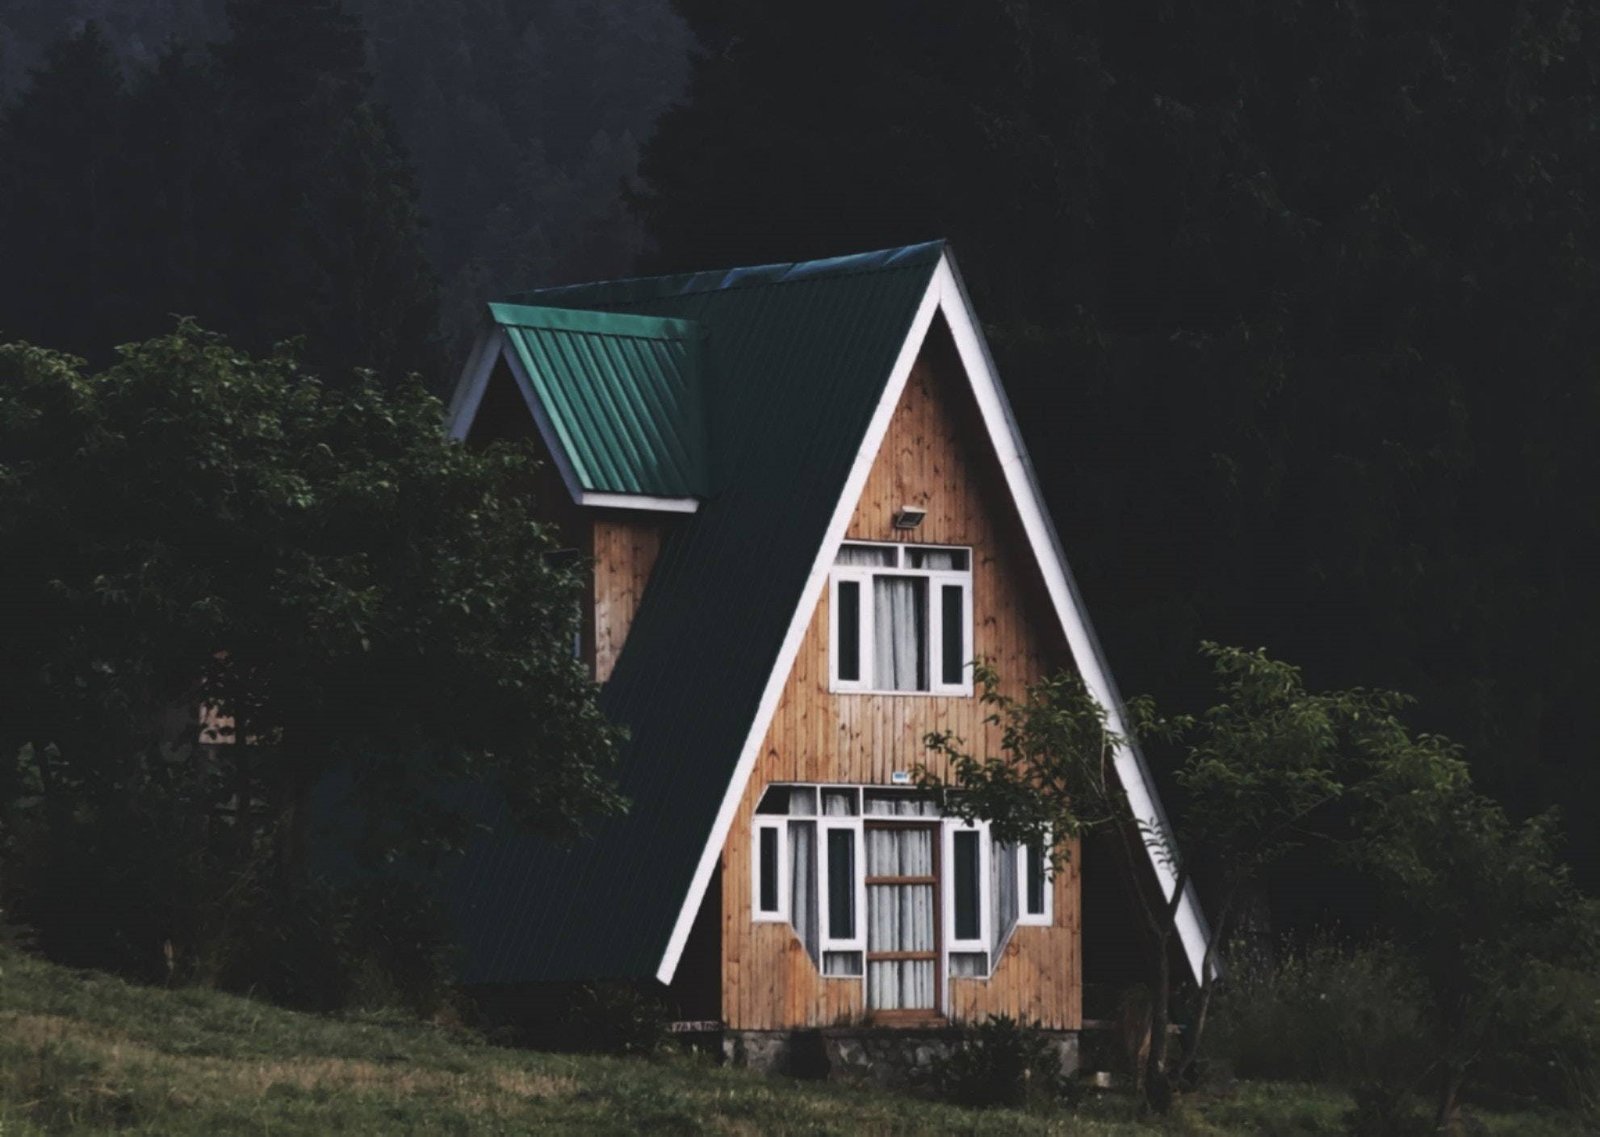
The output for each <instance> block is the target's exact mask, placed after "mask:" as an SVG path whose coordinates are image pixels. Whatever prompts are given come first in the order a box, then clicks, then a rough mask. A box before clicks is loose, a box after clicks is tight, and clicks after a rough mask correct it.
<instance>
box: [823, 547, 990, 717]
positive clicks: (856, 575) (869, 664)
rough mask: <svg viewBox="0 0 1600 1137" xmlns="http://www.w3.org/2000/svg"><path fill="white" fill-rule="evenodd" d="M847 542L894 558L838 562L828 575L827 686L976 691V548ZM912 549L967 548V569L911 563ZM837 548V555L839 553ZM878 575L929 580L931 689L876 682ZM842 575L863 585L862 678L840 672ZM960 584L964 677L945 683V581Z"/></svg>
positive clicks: (844, 690)
mask: <svg viewBox="0 0 1600 1137" xmlns="http://www.w3.org/2000/svg"><path fill="white" fill-rule="evenodd" d="M843 545H861V546H866V547H869V548H874V549H892V550H894V563H893V564H885V565H841V564H835V565H834V566H833V569H832V571H831V572H830V574H829V577H828V611H829V616H828V690H829V691H830V692H832V693H834V694H859V695H923V696H926V695H955V696H970V695H971V694H972V670H973V668H972V665H973V657H974V651H973V635H974V633H973V626H972V623H973V620H972V577H973V568H974V558H973V551H972V547H971V546H970V545H921V544H915V543H904V544H902V543H901V542H898V541H852V540H846V541H844V542H842V544H841V548H842V547H843ZM908 549H932V550H936V551H939V552H963V553H966V555H967V567H966V568H965V569H923V568H910V567H908V566H907V564H906V561H907V557H906V551H907V550H908ZM837 555H838V554H837V552H836V553H835V557H837ZM879 576H902V577H919V578H921V579H923V580H926V581H927V582H928V643H927V652H928V656H927V659H928V689H927V690H925V691H903V690H889V689H885V688H881V687H874V686H873V685H872V676H873V675H874V673H875V671H876V668H875V663H876V661H875V660H874V658H873V652H874V646H875V644H876V639H877V637H876V635H875V629H874V626H873V613H874V610H875V609H874V604H873V588H872V581H873V579H874V578H875V577H879ZM842 581H852V582H855V583H856V584H857V586H858V588H859V596H860V603H859V605H858V611H859V618H860V621H861V622H860V625H859V627H858V628H857V634H858V636H859V637H860V638H859V641H858V642H859V643H860V657H859V662H860V668H861V670H860V678H858V679H841V678H840V677H839V613H840V607H839V584H840V582H842ZM946 585H955V586H958V587H960V589H961V619H962V636H961V643H962V650H961V681H960V682H959V683H946V682H945V681H944V666H943V663H944V595H943V593H942V592H941V591H940V589H941V588H942V587H943V586H946Z"/></svg>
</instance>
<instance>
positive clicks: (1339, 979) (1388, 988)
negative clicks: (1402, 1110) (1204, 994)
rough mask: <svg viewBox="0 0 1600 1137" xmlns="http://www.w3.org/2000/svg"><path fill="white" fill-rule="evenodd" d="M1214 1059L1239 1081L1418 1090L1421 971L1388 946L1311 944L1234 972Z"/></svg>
mask: <svg viewBox="0 0 1600 1137" xmlns="http://www.w3.org/2000/svg"><path fill="white" fill-rule="evenodd" d="M1214 1014H1215V1030H1216V1037H1215V1039H1214V1045H1215V1048H1216V1049H1215V1051H1214V1053H1215V1054H1216V1055H1217V1056H1218V1057H1219V1058H1222V1059H1225V1060H1226V1061H1228V1062H1229V1063H1230V1064H1231V1065H1232V1066H1233V1069H1234V1072H1235V1073H1237V1074H1238V1075H1240V1076H1242V1077H1248V1078H1269V1079H1281V1080H1288V1081H1307V1082H1328V1083H1333V1084H1335V1085H1340V1086H1344V1087H1347V1088H1348V1087H1355V1086H1361V1085H1378V1084H1392V1085H1399V1086H1402V1087H1407V1088H1409V1087H1413V1086H1415V1085H1416V1083H1417V1082H1418V1081H1419V1080H1420V1079H1421V1077H1422V1076H1423V1074H1424V1070H1423V1068H1422V1064H1423V1061H1424V1059H1423V1058H1421V1057H1420V1056H1421V1055H1422V1054H1424V1053H1425V1051H1426V1042H1427V1035H1426V1019H1425V1013H1424V1001H1423V996H1422V993H1421V987H1420V983H1419V980H1418V978H1417V975H1416V972H1415V969H1414V968H1413V967H1412V966H1411V964H1410V962H1409V961H1408V960H1407V959H1406V957H1405V956H1404V955H1403V954H1401V953H1400V952H1399V951H1398V950H1396V949H1395V948H1393V947H1390V946H1388V945H1385V944H1374V945H1370V946H1367V947H1362V948H1358V949H1354V950H1351V949H1347V948H1341V947H1338V946H1335V945H1333V944H1326V943H1324V944H1318V945H1313V946H1312V947H1310V948H1307V949H1305V950H1302V951H1298V952H1289V953H1287V954H1286V955H1285V956H1284V958H1282V959H1281V961H1279V962H1277V963H1276V964H1273V963H1265V964H1261V963H1257V964H1255V965H1251V964H1249V963H1246V962H1241V963H1240V965H1239V966H1238V967H1235V968H1231V969H1230V972H1229V978H1228V985H1227V987H1226V989H1225V990H1223V991H1222V992H1221V993H1220V995H1219V996H1218V999H1217V1002H1216V1007H1215V1011H1214Z"/></svg>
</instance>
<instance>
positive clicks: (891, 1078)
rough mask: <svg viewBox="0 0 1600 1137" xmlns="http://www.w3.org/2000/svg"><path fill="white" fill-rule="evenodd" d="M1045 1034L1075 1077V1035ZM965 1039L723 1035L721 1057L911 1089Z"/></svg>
mask: <svg viewBox="0 0 1600 1137" xmlns="http://www.w3.org/2000/svg"><path fill="white" fill-rule="evenodd" d="M1044 1034H1045V1035H1046V1037H1048V1038H1049V1039H1050V1040H1051V1042H1052V1043H1053V1044H1054V1045H1055V1048H1056V1053H1057V1055H1058V1056H1059V1057H1060V1060H1061V1072H1062V1073H1063V1074H1075V1073H1077V1070H1078V1034H1077V1032H1076V1031H1045V1032H1044ZM963 1037H964V1036H963V1032H962V1031H961V1030H959V1029H956V1028H953V1027H947V1028H943V1029H937V1030H928V1029H922V1030H917V1029H901V1030H896V1029H892V1028H887V1027H831V1028H828V1029H824V1030H792V1031H790V1030H729V1031H724V1032H723V1035H722V1055H723V1058H724V1059H725V1060H726V1061H727V1062H728V1064H729V1065H732V1066H747V1067H749V1068H751V1069H754V1070H761V1071H764V1072H766V1073H771V1074H787V1075H789V1076H791V1077H797V1078H819V1079H820V1078H832V1079H835V1080H839V1081H855V1082H872V1083H874V1084H876V1085H880V1086H893V1087H905V1086H909V1085H915V1084H916V1083H917V1081H918V1080H919V1078H920V1076H922V1075H924V1074H925V1073H926V1072H927V1070H928V1069H929V1068H930V1067H931V1066H932V1065H933V1063H934V1062H935V1061H937V1060H938V1059H940V1058H944V1057H947V1056H948V1055H950V1054H951V1053H952V1052H954V1051H955V1050H956V1049H958V1048H959V1047H960V1046H961V1044H962V1038H963Z"/></svg>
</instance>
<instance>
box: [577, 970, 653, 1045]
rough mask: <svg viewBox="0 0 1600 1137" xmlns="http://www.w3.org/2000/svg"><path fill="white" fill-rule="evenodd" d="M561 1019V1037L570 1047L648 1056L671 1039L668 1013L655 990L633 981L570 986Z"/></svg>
mask: <svg viewBox="0 0 1600 1137" xmlns="http://www.w3.org/2000/svg"><path fill="white" fill-rule="evenodd" d="M565 1022H566V1030H565V1036H566V1038H565V1040H566V1043H567V1045H569V1046H570V1047H571V1048H572V1049H574V1050H581V1051H587V1052H590V1053H595V1054H631V1055H652V1054H658V1053H660V1052H661V1051H662V1050H664V1049H666V1046H667V1044H668V1042H669V1041H670V1039H671V1035H670V1033H669V1032H668V1030H667V1027H668V1025H669V1024H670V1023H671V1022H672V1012H671V1009H670V1008H669V1007H668V1006H667V1002H666V1000H665V999H664V998H662V997H661V995H660V994H659V993H657V992H655V991H652V990H648V989H645V988H642V987H639V986H637V985H635V984H632V983H625V982H620V981H618V982H605V983H585V984H582V985H580V986H579V987H577V988H575V989H574V991H573V993H572V998H571V1001H570V1002H569V1003H568V1007H567V1014H566V1016H565Z"/></svg>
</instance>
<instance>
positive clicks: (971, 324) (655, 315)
mask: <svg viewBox="0 0 1600 1137" xmlns="http://www.w3.org/2000/svg"><path fill="white" fill-rule="evenodd" d="M450 428H451V431H452V432H453V434H454V435H455V436H456V437H458V438H462V439H466V440H469V441H470V440H474V439H484V438H493V437H507V436H523V437H530V438H532V439H533V440H534V442H535V445H536V447H537V448H538V449H539V450H540V451H541V453H542V455H543V457H544V458H545V459H546V461H545V463H544V466H543V470H542V472H541V473H540V475H539V477H540V478H541V483H540V492H539V500H540V501H541V503H542V504H541V508H542V510H543V511H544V513H545V516H546V519H547V520H549V521H551V522H552V523H554V524H556V525H557V526H559V528H560V530H561V532H562V534H563V540H564V542H565V543H567V544H568V545H570V547H572V548H573V549H575V550H577V551H578V553H579V555H581V556H582V557H583V558H584V559H585V562H586V563H587V564H588V565H589V566H590V568H591V571H590V573H589V578H588V579H589V582H590V592H589V597H588V602H587V604H586V613H585V630H584V634H583V636H582V638H581V642H580V643H578V644H575V645H574V650H575V651H576V652H578V653H579V655H580V656H581V658H582V659H583V660H585V661H586V663H587V664H588V665H589V666H590V667H592V668H593V673H594V677H595V680H596V681H597V682H599V683H601V684H603V685H604V687H603V690H602V704H603V706H604V707H605V709H606V711H607V713H608V714H610V715H611V716H612V717H613V718H614V719H616V720H618V721H620V722H622V723H624V724H626V725H627V726H628V728H629V731H630V735H631V737H630V741H629V743H628V748H627V752H626V755H625V759H624V765H623V769H622V773H621V781H622V787H623V790H624V792H625V793H627V795H628V796H629V798H630V799H631V800H632V802H633V807H632V809H631V811H630V812H629V814H628V815H627V816H626V817H625V818H622V819H620V820H617V821H615V822H610V823H607V824H605V825H603V826H602V827H601V828H600V830H599V832H598V833H597V834H596V836H595V837H594V839H593V840H591V841H588V842H585V843H583V844H581V845H579V846H575V847H571V848H565V849H562V848H556V847H553V846H549V845H546V844H544V843H542V842H540V841H538V840H535V839H531V838H528V837H524V836H520V835H518V834H516V833H514V832H512V831H511V830H510V829H509V827H507V826H504V825H500V826H496V827H495V830H494V835H493V836H492V837H490V838H488V839H485V840H484V841H483V842H481V843H480V846H479V847H478V848H476V849H475V850H474V851H473V852H472V854H471V855H470V857H469V858H468V861H467V863H466V865H465V866H464V868H463V871H462V874H461V876H460V878H459V882H458V887H457V888H456V890H455V893H454V896H455V901H456V904H457V908H458V912H459V914H460V916H461V924H462V928H463V937H464V941H465V945H466V948H467V965H466V979H467V981H468V982H473V983H485V984H523V983H527V984H540V983H551V984H559V983H571V982H577V981H588V980H599V979H625V980H636V981H645V982H653V983H657V984H660V985H661V986H662V987H663V988H664V989H665V991H666V992H667V993H668V994H669V995H670V996H671V998H672V999H673V1000H674V1001H675V1003H676V1005H677V1008H678V1013H679V1014H681V1015H682V1017H683V1018H684V1019H685V1020H695V1021H699V1022H701V1023H704V1024H708V1025H711V1026H714V1027H715V1028H716V1029H719V1030H721V1031H723V1032H725V1036H726V1040H727V1041H726V1046H727V1049H728V1052H729V1053H730V1055H733V1056H734V1057H740V1058H744V1059H747V1060H749V1061H753V1062H764V1063H773V1062H781V1060H782V1056H783V1055H784V1054H785V1053H786V1052H787V1051H786V1046H787V1043H788V1040H790V1039H793V1038H794V1037H796V1036H797V1035H796V1032H807V1031H815V1032H821V1033H823V1034H825V1035H827V1036H828V1037H830V1038H832V1037H842V1036H860V1035H863V1034H870V1035H872V1036H873V1037H877V1038H880V1039H881V1038H882V1037H883V1036H885V1034H886V1033H889V1034H892V1033H893V1032H903V1034H904V1036H905V1037H911V1036H912V1035H914V1034H915V1035H919V1036H920V1035H921V1034H926V1033H927V1032H938V1031H940V1030H942V1029H947V1028H949V1027H951V1026H953V1025H959V1024H962V1023H969V1022H973V1021H977V1020H981V1019H982V1018H983V1017H985V1016H987V1015H989V1014H998V1013H1004V1014H1009V1015H1012V1016H1015V1017H1018V1018H1023V1019H1027V1020H1031V1021H1033V1022H1036V1023H1038V1024H1039V1025H1041V1026H1043V1027H1045V1028H1047V1029H1049V1030H1051V1031H1054V1032H1058V1034H1059V1036H1060V1037H1061V1038H1062V1039H1063V1040H1064V1047H1065V1050H1067V1051H1070V1049H1071V1048H1070V1045H1069V1044H1070V1043H1071V1041H1072V1040H1074V1039H1075V1037H1076V1032H1078V1031H1079V1030H1080V1029H1081V1027H1082V1026H1083V1017H1084V1009H1083V985H1084V950H1083V943H1084V916H1085V913H1084V908H1083V890H1082V882H1081V880H1080V872H1079V865H1080V863H1081V858H1080V857H1079V856H1077V855H1073V856H1072V857H1071V859H1070V861H1069V867H1068V868H1067V869H1066V870H1065V871H1061V872H1057V873H1054V874H1052V872H1051V870H1050V862H1049V859H1048V857H1047V856H1046V855H1045V851H1044V850H1041V849H1030V848H1017V847H1013V846H1008V845H1004V844H1001V843H998V842H996V841H995V840H993V839H991V837H990V834H989V832H988V830H987V827H986V826H985V825H982V824H976V825H974V824H967V823H962V822H960V821H957V820H955V819H952V818H946V817H942V816H940V815H939V812H938V810H937V808H936V806H935V804H934V803H933V802H931V801H928V800H926V799H924V798H922V797H919V796H918V794H917V793H916V792H915V789H914V786H913V785H912V779H913V772H914V771H915V770H916V769H917V767H918V766H919V765H923V764H930V765H931V766H932V767H933V768H935V769H938V763H937V762H936V761H935V756H934V755H933V754H932V753H930V752H929V751H928V750H927V748H926V746H925V744H924V738H925V736H926V735H927V733H928V732H930V731H950V730H953V731H954V732H956V733H957V734H958V735H960V736H961V737H962V738H964V739H966V740H967V741H968V742H969V744H971V745H972V746H973V747H974V748H976V747H979V746H984V745H986V746H988V747H990V748H991V749H990V752H994V749H995V748H996V747H997V745H998V738H997V737H996V730H995V728H994V727H992V726H989V725H986V724H985V722H984V711H983V708H982V707H981V705H980V703H979V701H978V700H977V698H976V697H975V693H974V690H973V667H972V665H973V661H974V660H975V659H979V658H982V659H988V660H991V661H993V662H994V664H995V665H996V667H997V668H998V670H999V673H1000V674H1001V676H1002V677H1003V679H1004V681H1005V682H1006V683H1007V684H1008V685H1009V687H1010V689H1011V690H1013V691H1015V692H1020V690H1021V688H1022V687H1023V685H1025V684H1027V683H1029V682H1031V681H1033V680H1036V679H1038V678H1040V677H1042V676H1044V675H1046V674H1047V673H1050V672H1052V671H1054V670H1056V669H1059V668H1061V667H1073V668H1076V669H1077V671H1078V672H1079V673H1080V674H1081V675H1082V676H1083V678H1084V680H1085V681H1086V683H1087V685H1088V687H1089V689H1090V690H1091V691H1092V692H1093V693H1094V694H1095V695H1096V697H1097V698H1099V699H1100V701H1101V702H1102V703H1103V704H1104V705H1106V706H1107V707H1109V708H1111V724H1112V726H1113V728H1116V729H1119V730H1121V728H1122V727H1123V723H1122V721H1121V710H1120V707H1121V704H1120V702H1119V698H1118V695H1117V690H1116V687H1115V686H1114V684H1113V682H1112V679H1111V676H1110V673H1109V671H1108V670H1107V667H1106V662H1105V658H1104V656H1103V654H1102V652H1101V650H1100V648H1099V645H1098V644H1097V642H1096V640H1095V637H1094V633H1093V631H1092V629H1091V627H1090V624H1089V620H1088V617H1087V615H1086V613H1085V611H1084V607H1083V603H1082V600H1081V598H1080V597H1079V595H1078V592H1077V589H1076V587H1075V585H1074V584H1073V580H1072V576H1071V573H1070V571H1069V570H1068V568H1067V563H1066V560H1065V558H1064V556H1063V554H1062V549H1061V544H1060V541H1059V539H1058V537H1057V534H1056V532H1055V530H1054V528H1053V526H1052V524H1051V522H1050V518H1049V516H1048V514H1047V512H1046V510H1045V508H1044V503H1043V499H1042V497H1041V495H1040V491H1039V487H1038V485H1037V484H1036V482H1035V480H1034V476H1033V472H1032V468H1031V466H1030V464H1029V461H1028V456H1027V453H1026V451H1025V449H1024V447H1023V443H1022V436H1021V434H1020V432H1019V431H1018V429H1017V424H1016V422H1015V420H1014V419H1013V417H1012V414H1011V411H1010V409H1009V407H1008V405H1007V402H1006V398H1005V394H1004V391H1003V390H1002V388H1001V385H1000V383H999V381H998V378H997V376H996V374H995V370H994V366H993V363H992V361H991V358H990V355H989V352H988V350H987V348H986V346H985V344H984V341H983V336H982V333H981V330H980V328H979V325H978V322H977V319H976V317H975V315H974V313H973V311H972V309H971V306H970V303H969V301H968V299H967V296H966V292H965V290H964V288H963V286H962V284H961V278H960V275H959V273H958V271H957V269H956V266H955V262H954V260H953V258H952V255H951V253H950V250H949V249H948V248H947V247H946V246H945V245H944V244H943V243H942V242H934V243H930V244H924V245H917V246H912V247H908V248H901V249H893V250H888V251H883V252H876V253H869V254H863V255H859V256H849V257H841V258H836V259H832V260H827V261H817V262H807V263H800V264H789V265H771V266H761V267H756V268H743V269H734V270H730V271H718V272H708V273H697V274H691V275H684V276H672V277H660V278H651V279H641V280H626V281H614V282H605V283H599V284H593V285H582V286H575V287H569V288H561V289H553V290H547V291H541V292H536V293H530V294H527V295H525V296H521V297H517V298H515V300H514V302H512V303H507V304H495V305H491V306H490V325H489V328H488V330H487V332H486V333H485V334H484V336H483V337H482V338H481V339H480V341H479V343H478V345H477V347H476V350H475V351H474V353H473V356H472V358H471V360H470V361H469V362H468V365H467V367H466V369H465V371H464V372H463V375H462V378H461V381H460V384H459V385H458V388H457V390H456V393H455V397H454V399H453V401H452V405H451V411H450ZM1118 771H1119V773H1120V774H1121V776H1122V778H1123V780H1124V784H1125V785H1126V787H1127V789H1128V791H1129V793H1130V796H1131V798H1132V800H1133V803H1134V806H1135V808H1136V810H1138V811H1139V813H1140V815H1141V816H1143V817H1147V818H1148V819H1149V821H1150V823H1151V824H1152V826H1153V827H1154V828H1155V830H1157V831H1163V832H1164V831H1165V830H1166V829H1167V822H1166V818H1165V815H1164V814H1163V812H1162V809H1161V805H1160V802H1159V800H1158V799H1157V796H1156V791H1155V787H1154V785H1153V783H1152V781H1151V779H1150V777H1149V775H1148V772H1147V770H1146V769H1145V767H1144V764H1143V760H1142V758H1141V756H1140V755H1139V754H1138V753H1137V752H1136V751H1133V750H1127V751H1125V752H1123V753H1122V754H1121V755H1120V756H1119V758H1118ZM1074 852H1075V851H1074ZM1139 872H1140V873H1142V874H1144V876H1145V877H1146V878H1147V880H1148V881H1149V882H1150V886H1151V887H1157V888H1161V889H1163V890H1164V891H1165V892H1166V894H1170V890H1171V888H1172V885H1173V882H1172V879H1171V875H1170V872H1169V870H1168V869H1167V866H1166V865H1165V864H1164V862H1163V861H1162V860H1161V859H1160V858H1159V857H1156V856H1155V855H1154V854H1153V853H1152V856H1151V857H1150V862H1149V864H1148V865H1142V866H1139ZM1201 920H1202V917H1201V914H1200V912H1199V909H1198V906H1197V905H1196V904H1195V902H1194V898H1193V897H1192V896H1188V897H1185V898H1184V901H1183V905H1182V909H1181V913H1180V938H1181V940H1182V949H1183V952H1184V954H1185V956H1186V957H1187V959H1188V961H1189V963H1190V965H1191V966H1192V967H1196V968H1197V967H1198V965H1199V962H1200V960H1201V956H1202V953H1203V945H1204V928H1203V925H1202V923H1201ZM845 1050H848V1052H849V1053H851V1054H857V1055H859V1054H860V1053H862V1052H863V1051H862V1049H861V1048H860V1047H856V1048H855V1049H853V1050H852V1049H850V1048H845ZM881 1050H882V1048H881V1047H879V1049H878V1050H875V1051H872V1053H880V1052H881Z"/></svg>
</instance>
